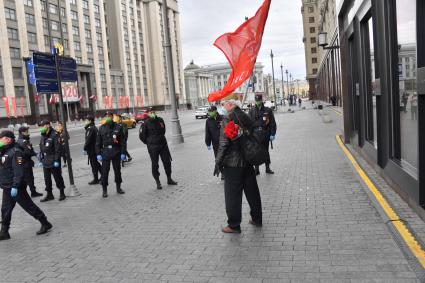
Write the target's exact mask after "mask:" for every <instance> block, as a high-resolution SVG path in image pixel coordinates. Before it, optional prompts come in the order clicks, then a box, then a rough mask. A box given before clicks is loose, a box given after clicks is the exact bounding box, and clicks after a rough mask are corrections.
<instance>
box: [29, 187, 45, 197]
mask: <svg viewBox="0 0 425 283" xmlns="http://www.w3.org/2000/svg"><path fill="white" fill-rule="evenodd" d="M42 196H43V194H40V193H39V192H37V191H36V190H35V188H33V189H32V190H31V197H32V198H36V197H42Z"/></svg>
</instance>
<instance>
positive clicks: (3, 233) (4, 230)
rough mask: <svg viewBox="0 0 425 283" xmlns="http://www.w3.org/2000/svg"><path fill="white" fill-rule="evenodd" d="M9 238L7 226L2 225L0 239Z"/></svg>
mask: <svg viewBox="0 0 425 283" xmlns="http://www.w3.org/2000/svg"><path fill="white" fill-rule="evenodd" d="M9 239H10V234H9V227H6V226H4V225H2V226H1V230H0V241H4V240H9Z"/></svg>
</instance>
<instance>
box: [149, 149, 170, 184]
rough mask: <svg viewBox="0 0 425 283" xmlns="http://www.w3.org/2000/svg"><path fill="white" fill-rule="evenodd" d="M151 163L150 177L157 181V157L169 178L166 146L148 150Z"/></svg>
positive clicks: (168, 156)
mask: <svg viewBox="0 0 425 283" xmlns="http://www.w3.org/2000/svg"><path fill="white" fill-rule="evenodd" d="M148 152H149V156H150V157H151V162H152V176H153V177H154V179H155V180H158V179H159V175H160V174H159V157H161V161H162V164H163V165H164V170H165V174H167V176H171V156H170V152H169V150H168V147H167V146H164V147H162V148H155V149H148Z"/></svg>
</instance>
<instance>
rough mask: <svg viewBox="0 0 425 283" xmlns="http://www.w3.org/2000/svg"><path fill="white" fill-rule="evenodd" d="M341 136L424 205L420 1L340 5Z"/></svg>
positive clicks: (424, 51) (424, 27)
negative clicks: (342, 126)
mask: <svg viewBox="0 0 425 283" xmlns="http://www.w3.org/2000/svg"><path fill="white" fill-rule="evenodd" d="M336 11H337V17H338V25H339V37H340V40H339V41H340V52H341V78H342V94H343V100H344V103H343V109H344V138H345V142H347V143H351V144H352V145H353V146H354V148H355V149H356V150H357V151H358V152H359V153H361V154H362V155H363V156H364V157H365V158H366V159H367V160H368V161H369V162H370V163H373V164H374V165H375V168H377V169H378V171H379V172H380V173H381V174H382V175H383V176H384V177H385V178H387V179H388V180H389V181H390V183H391V184H392V185H393V187H394V188H395V189H396V191H398V192H399V194H400V195H401V196H403V197H404V198H405V199H407V200H408V202H409V203H410V204H411V205H412V206H413V207H415V208H417V209H418V211H422V212H423V209H422V208H424V207H425V147H424V145H425V87H424V86H425V85H424V83H423V82H424V81H425V71H424V70H425V32H424V31H425V2H424V1H422V0H344V1H343V0H339V1H338V2H337V10H336Z"/></svg>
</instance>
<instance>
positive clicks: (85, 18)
mask: <svg viewBox="0 0 425 283" xmlns="http://www.w3.org/2000/svg"><path fill="white" fill-rule="evenodd" d="M84 23H85V24H87V25H89V24H90V17H89V16H87V15H84Z"/></svg>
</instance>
